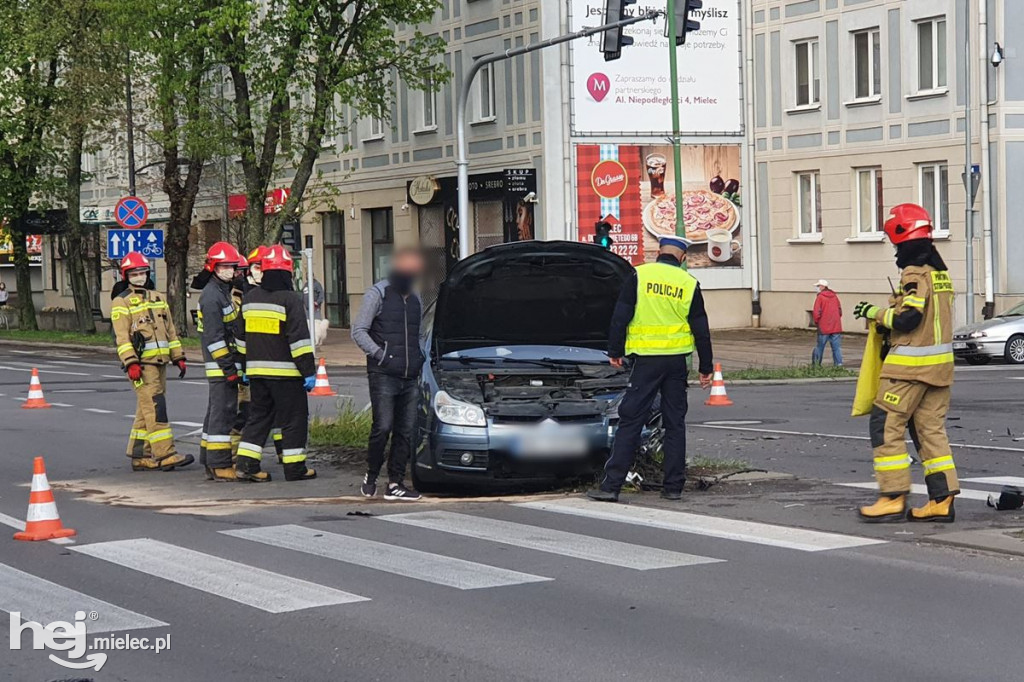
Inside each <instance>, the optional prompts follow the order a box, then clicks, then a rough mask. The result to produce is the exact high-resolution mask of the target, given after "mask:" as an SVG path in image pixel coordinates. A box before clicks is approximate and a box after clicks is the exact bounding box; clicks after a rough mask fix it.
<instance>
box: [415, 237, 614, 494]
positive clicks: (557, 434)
mask: <svg viewBox="0 0 1024 682" xmlns="http://www.w3.org/2000/svg"><path fill="white" fill-rule="evenodd" d="M631 272H632V267H631V266H630V265H629V264H628V263H627V262H626V261H625V260H623V259H622V258H620V257H618V256H616V255H614V254H612V253H610V252H608V251H606V250H604V249H602V248H600V247H597V246H593V245H590V244H580V243H575V242H519V243H514V244H506V245H501V246H495V247H491V248H489V249H486V250H485V251H483V252H480V253H478V254H475V255H473V256H471V257H469V258H467V259H466V260H464V261H461V262H459V263H458V264H456V266H455V267H454V268H453V269H452V272H451V274H450V275H449V277H448V279H447V280H446V281H445V282H444V283H443V284H442V285H441V289H440V292H439V294H438V299H437V303H436V305H435V307H434V310H433V324H432V329H431V332H430V334H429V336H428V338H427V345H428V349H427V350H428V360H427V363H426V366H425V367H424V371H423V376H422V380H421V381H422V389H423V390H422V402H421V410H420V435H421V439H420V442H419V444H418V447H417V450H416V453H415V456H414V462H413V467H412V469H413V477H414V483H415V485H416V486H417V488H418V489H420V490H427V491H430V490H440V489H445V488H455V487H462V488H466V487H470V488H481V487H484V486H485V485H486V484H487V483H492V484H493V483H504V484H509V483H520V484H523V483H527V482H538V481H551V480H554V479H563V478H573V477H578V476H582V475H586V474H589V473H592V472H593V471H595V470H596V469H597V468H599V467H600V466H601V465H602V464H603V463H604V461H605V459H606V458H607V456H608V452H609V450H610V447H611V442H612V438H613V437H614V433H615V427H616V424H617V421H618V413H617V408H618V403H619V401H620V400H621V396H622V393H623V391H624V390H625V388H626V385H627V383H628V381H629V377H628V373H627V372H626V371H624V370H622V369H617V368H615V367H612V366H611V365H610V364H609V363H608V356H607V354H606V352H605V351H606V348H607V345H608V326H609V322H610V320H611V315H612V310H613V309H614V307H615V301H616V299H617V298H618V294H619V291H620V289H621V287H622V284H623V282H624V281H625V280H626V279H627V278H628V277H629V275H630V274H631Z"/></svg>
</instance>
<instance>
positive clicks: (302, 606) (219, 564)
mask: <svg viewBox="0 0 1024 682" xmlns="http://www.w3.org/2000/svg"><path fill="white" fill-rule="evenodd" d="M492 509H493V508H492ZM500 509H501V512H500V513H498V514H494V513H492V511H491V510H484V511H475V512H473V513H466V512H451V511H445V510H425V511H409V512H401V513H390V514H384V515H380V516H377V517H374V518H372V519H368V520H367V522H366V523H365V524H363V523H360V524H359V525H358V532H357V533H355V534H350V533H344V532H340V529H337V528H335V529H333V530H324V529H321V528H313V527H307V526H303V525H297V524H289V525H273V526H257V527H252V528H243V529H229V530H221V531H219V535H220V538H221V541H220V542H218V543H217V545H216V547H217V549H215V550H213V551H212V552H209V553H208V552H204V551H198V550H196V549H193V548H191V547H186V546H182V545H179V544H171V543H168V542H164V541H161V540H156V539H151V538H134V539H126V540H115V541H109V542H94V543H80V544H78V545H75V546H69V547H68V549H69V550H70V551H71V552H75V553H77V554H79V555H82V558H83V561H85V562H89V561H90V560H96V561H97V562H102V563H97V564H95V565H92V564H89V563H84V564H81V565H80V567H79V569H78V570H81V571H83V572H87V575H89V576H90V579H89V580H88V581H87V582H88V583H89V584H90V585H92V586H96V585H97V584H100V585H105V586H106V591H104V592H103V593H102V597H103V598H102V599H101V598H97V597H94V596H90V595H89V594H86V593H85V591H79V590H81V589H82V587H81V585H80V584H65V585H61V584H57V583H53V582H50V581H49V580H46V579H43V578H40V577H37V576H34V575H31V574H29V573H26V572H24V571H23V570H20V569H19V568H14V567H12V566H7V565H4V564H0V610H4V611H9V612H10V611H20V612H21V613H22V619H23V620H35V621H37V622H41V623H47V622H52V621H55V620H68V619H70V618H72V617H73V615H74V613H75V612H76V611H81V610H83V609H85V610H87V611H96V612H98V613H99V614H101V616H102V618H103V623H102V624H101V625H102V627H103V628H106V629H107V630H111V631H113V630H132V629H141V628H151V627H158V626H163V625H166V623H164V622H162V621H161V620H157V618H159V617H163V618H164V619H166V620H168V621H171V620H173V619H172V618H171V617H169V616H167V615H162V614H161V610H160V609H161V607H162V606H163V605H164V603H165V602H166V601H167V600H168V599H169V598H170V597H168V596H167V595H171V596H173V595H174V594H176V591H177V590H180V589H186V590H194V591H196V592H198V593H201V594H202V595H203V598H204V600H210V599H212V600H226V601H229V602H235V603H237V604H241V605H243V606H245V607H250V608H253V609H257V610H260V611H263V612H266V613H269V614H284V613H290V612H297V611H306V610H309V609H322V608H331V607H346V606H348V605H356V604H358V603H360V602H367V601H370V600H371V599H385V600H386V599H389V598H390V597H389V596H388V595H389V593H390V591H383V593H381V592H378V591H376V590H375V589H373V587H372V586H371V587H368V586H367V577H368V576H369V575H372V572H380V573H385V574H389V575H393V576H398V577H399V578H408V579H412V580H415V581H419V582H422V583H429V584H432V585H437V586H439V587H440V588H442V589H454V590H492V589H518V590H531V589H538V588H537V587H536V586H537V585H539V584H550V585H552V588H551V589H559V585H560V583H563V582H566V581H572V580H573V579H574V578H575V576H576V575H578V574H579V571H577V570H574V569H572V562H573V561H580V562H584V563H583V564H580V565H579V567H580V568H582V566H583V565H585V564H587V563H589V564H598V565H601V566H604V567H611V568H603V569H601V570H618V569H625V570H628V571H658V572H665V571H677V570H678V571H685V570H689V569H696V568H699V567H701V566H704V565H711V564H718V563H723V562H726V561H728V560H729V559H728V558H727V557H729V551H728V549H727V548H726V547H725V546H724V545H716V544H714V542H713V541H712V543H711V544H710V545H709V544H708V542H707V541H704V542H702V544H701V545H700V546H701V547H702V548H703V549H702V551H703V552H707V553H708V554H711V555H713V556H705V555H703V554H690V553H686V552H681V551H673V550H669V549H663V548H661V547H658V546H652V545H656V544H659V543H656V542H653V541H651V540H650V539H649V538H650V536H648V535H644V536H643V537H645V538H648V539H647V541H646V542H622V541H617V540H612V539H610V538H608V537H602V536H601V535H607V534H608V533H605V532H603V531H602V532H600V533H599V534H596V535H588V534H583V533H578V532H569V531H566V530H561V529H560V528H558V526H559V525H564V523H565V521H566V517H567V516H574V517H586V518H590V519H596V520H600V521H602V522H605V523H604V524H603V525H602V528H606V527H607V523H608V522H610V523H613V524H624V525H627V526H643V527H646V528H649V529H653V530H654V531H655V532H657V533H669V534H670V535H668V536H666V537H665V538H664V539H665V540H666V543H665V544H670V545H672V546H673V547H678V546H680V545H685V544H687V543H688V542H689V541H688V540H687V538H688V537H689V536H694V535H697V536H706V537H711V538H714V539H717V540H726V541H732V542H739V543H752V544H756V545H771V546H773V547H774V548H776V549H778V550H780V551H792V550H795V551H801V552H826V551H830V550H837V549H851V548H857V547H863V546H867V545H872V544H878V543H879V542H880V541H878V540H872V539H868V538H857V537H851V536H845V535H838V534H835V533H824V532H817V531H810V530H804V529H795V528H785V527H781V526H774V525H770V524H763V523H753V522H744V521H734V520H728V519H721V518H715V517H709V516H702V515H698V514H690V513H684V512H677V511H672V510H665V509H652V508H647V507H640V506H628V505H600V504H595V503H591V502H589V501H586V500H554V501H537V502H527V503H523V504H520V505H514V506H509V507H501V508H500ZM495 516H503V517H505V518H495ZM509 518H511V519H515V520H508V519H509ZM574 525H575V526H576V527H579V524H574ZM412 529H415V530H416V537H417V542H416V543H415V544H418V545H419V546H427V544H426V543H430V544H429V547H430V549H436V548H438V547H443V548H447V549H448V551H449V552H452V553H456V554H460V555H462V556H459V557H456V556H449V555H448V554H447V553H442V550H437V551H436V552H435V551H424V550H423V549H414V548H411V547H408V546H406V544H408V543H407V542H406V540H408V538H409V537H410V534H409V531H410V530H412ZM353 530H355V529H353ZM420 530H422V531H424V533H422V534H421V533H419V531H420ZM366 535H370V536H372V537H374V538H375V539H368V538H367V537H363V536H366ZM440 540H444V542H441V541H440ZM253 544H258V545H260V546H261V547H264V548H267V551H266V552H260V553H259V554H256V555H255V556H256V557H257V558H256V559H254V560H252V562H251V563H245V562H242V561H237V560H235V558H237V557H238V556H241V555H244V556H248V557H252V556H254V555H253V553H252V552H249V553H247V554H246V550H247V548H251V547H252V546H253ZM499 546H500V547H501V548H502V549H500V550H499V549H498V547H499ZM509 547H512V548H518V549H520V550H524V551H523V552H520V553H512V552H509V551H507V548H509ZM708 547H711V548H712V550H711V551H709V550H708ZM275 553H299V554H302V555H305V556H309V557H313V559H311V560H310V561H313V562H314V563H315V562H316V560H318V559H325V560H327V561H328V562H330V563H329V566H328V567H327V568H328V569H329V572H327V575H330V576H332V577H331V578H330V579H328V580H327V581H326V582H328V583H329V584H320V583H316V582H309V581H307V580H302V579H300V578H297V577H294V576H292V575H287V574H283V573H277V572H274V571H270V570H267V569H266V568H263V567H261V566H260V565H253V564H263V565H266V563H267V562H270V561H274V560H275V558H276V559H281V558H282V557H275V556H274V554H275ZM220 554H226V555H229V556H232V557H235V558H233V559H228V558H225V557H224V556H219V555H220ZM543 555H549V556H550V555H554V556H559V557H564V558H566V559H567V560H569V563H568V564H565V565H564V567H563V569H562V570H563V571H565V572H562V573H559V572H558V571H555V572H553V573H549V571H552V570H554V568H556V567H553V565H552V564H551V563H550V562H541V563H542V565H544V566H546V568H545V569H544V570H541V571H539V572H538V573H537V574H534V573H531V572H524V571H522V570H513V569H512V568H510V567H509V566H508V565H507V563H508V561H510V560H512V559H511V557H515V559H514V561H515V562H516V566H515V568H516V569H522V568H524V567H528V566H529V565H530V564H531V563H535V562H537V561H538V559H539V556H543ZM466 556H468V557H471V558H475V559H483V560H482V561H471V560H469V559H467V558H464V557H466ZM86 557H88V558H86ZM502 564H506V565H502ZM277 565H281V564H277ZM289 565H291V564H289ZM303 565H305V564H303ZM275 567H276V566H275ZM346 567H358V568H360V569H368V570H369V571H370V572H371V573H367V571H366V570H355V569H352V570H350V569H349V568H346ZM526 570H527V571H529V568H526ZM545 573H547V575H544V574H545ZM316 575H317V576H323V575H324V572H323V571H320V572H317V573H316ZM126 576H134V577H131V578H130V580H129V582H131V583H132V584H134V583H137V582H140V581H141V582H142V583H143V584H145V586H146V592H147V593H152V594H159V595H163V596H161V597H159V598H156V599H155V600H153V601H152V602H148V603H147V604H148V605H147V607H146V609H145V610H146V611H147V613H145V614H143V613H136V612H134V611H131V610H128V609H127V608H125V605H117V604H115V603H112V601H111V598H112V597H113V601H117V600H118V597H120V596H122V595H123V594H125V592H124V590H123V588H122V581H124V580H128V578H126ZM567 576H569V577H567ZM321 579H322V578H321ZM163 581H166V582H169V583H171V585H166V586H165V587H164V586H163ZM175 586H177V587H175ZM348 588H352V589H354V590H355V592H350V591H348ZM570 589H574V588H573V587H572V586H570ZM356 592H358V594H357V593H356ZM96 631H97V632H100V631H103V630H100V629H97V630H96Z"/></svg>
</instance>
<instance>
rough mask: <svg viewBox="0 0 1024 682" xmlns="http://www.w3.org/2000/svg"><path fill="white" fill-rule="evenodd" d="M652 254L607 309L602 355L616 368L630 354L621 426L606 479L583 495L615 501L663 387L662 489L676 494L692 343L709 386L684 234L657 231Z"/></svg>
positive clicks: (708, 360)
mask: <svg viewBox="0 0 1024 682" xmlns="http://www.w3.org/2000/svg"><path fill="white" fill-rule="evenodd" d="M659 246H660V249H659V252H658V259H657V260H656V261H655V262H653V263H645V264H644V265H641V266H639V267H637V269H636V274H635V276H634V277H632V278H631V279H630V280H629V281H628V282H626V284H625V286H624V287H623V288H622V293H621V294H620V295H619V300H618V302H617V303H616V304H615V312H614V313H613V314H612V322H611V331H610V332H609V340H608V357H609V358H610V361H611V364H612V365H613V366H615V367H622V366H623V358H624V356H627V355H628V356H631V357H632V358H633V366H632V370H631V373H630V380H629V385H628V386H627V388H626V392H625V394H624V395H623V396H622V402H621V404H620V405H619V427H618V430H617V431H616V434H615V444H614V446H613V447H612V453H611V456H610V457H609V458H608V462H607V463H606V464H605V467H604V474H605V475H604V479H603V480H602V481H601V484H600V486H599V487H598V488H595V489H593V490H590V491H589V492H587V496H588V497H590V498H591V499H594V500H599V501H603V502H616V501H618V499H619V490H620V489H621V488H622V485H623V484H624V483H625V481H626V474H627V473H629V470H630V469H631V468H632V466H633V461H634V459H635V458H636V453H637V449H638V448H639V447H640V432H641V430H642V429H643V426H644V424H645V423H646V421H647V419H648V418H649V417H650V414H651V406H652V405H653V404H654V400H655V398H656V397H657V396H658V393H659V392H660V393H661V411H662V419H663V421H664V425H665V442H664V456H665V459H664V465H663V466H664V485H663V488H662V492H661V496H662V497H663V498H665V499H668V500H678V499H680V497H681V496H682V491H683V481H684V479H685V477H686V410H687V403H686V375H687V373H688V372H689V367H688V364H689V360H690V356H691V355H692V354H693V352H694V350H696V351H697V354H698V355H699V356H700V368H699V373H700V385H701V388H708V387H709V386H711V375H712V369H713V363H712V350H711V332H710V330H709V328H708V317H707V313H706V312H705V310H704V297H703V296H702V295H701V292H700V285H699V284H698V283H697V280H696V279H695V278H694V277H693V275H691V274H689V273H688V272H687V271H686V269H685V268H684V267H683V264H684V262H685V259H686V249H687V247H688V246H689V245H688V243H687V241H686V240H685V239H682V238H680V237H675V236H666V237H662V238H661V239H660V241H659Z"/></svg>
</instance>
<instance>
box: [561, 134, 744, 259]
mask: <svg viewBox="0 0 1024 682" xmlns="http://www.w3.org/2000/svg"><path fill="white" fill-rule="evenodd" d="M681 155H682V171H683V172H682V176H683V219H684V225H685V227H686V237H687V239H689V240H690V241H691V242H692V244H693V246H692V247H691V248H690V250H689V253H688V254H687V259H686V260H687V265H688V267H689V268H691V269H693V268H716V269H732V268H736V269H738V268H741V267H742V265H743V253H742V252H743V236H742V230H741V229H740V227H741V225H740V223H741V220H740V218H741V215H742V213H743V212H742V210H741V207H742V205H743V188H742V187H740V181H739V178H741V177H742V176H741V175H740V145H684V146H683V148H682V154H681ZM673 167H674V164H673V162H672V147H670V146H667V145H649V146H643V145H616V144H580V145H576V208H577V219H578V223H577V224H578V226H579V240H580V241H584V242H591V241H593V239H594V226H595V224H596V223H597V222H598V221H600V220H602V219H604V220H607V221H608V222H609V223H611V224H612V225H613V230H612V237H613V238H614V240H615V243H614V245H613V246H612V250H613V251H615V253H617V254H619V255H620V256H622V257H623V258H625V259H626V260H628V261H629V262H630V263H632V264H633V265H640V264H641V263H644V262H650V261H652V260H654V259H655V258H656V256H657V252H658V236H659V235H662V234H675V229H676V218H675V215H676V196H675V172H674V168H673Z"/></svg>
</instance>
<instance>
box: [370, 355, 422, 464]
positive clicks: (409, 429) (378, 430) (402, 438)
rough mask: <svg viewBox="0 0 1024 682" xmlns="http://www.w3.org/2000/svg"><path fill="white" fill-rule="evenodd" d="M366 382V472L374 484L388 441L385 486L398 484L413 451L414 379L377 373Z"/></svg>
mask: <svg viewBox="0 0 1024 682" xmlns="http://www.w3.org/2000/svg"><path fill="white" fill-rule="evenodd" d="M367 378H368V379H369V382H370V409H371V411H372V414H373V425H372V427H371V428H370V443H369V447H368V449H367V468H366V471H367V473H368V474H369V476H370V478H371V479H372V480H377V476H378V474H380V470H381V467H382V466H384V460H385V452H386V450H387V446H388V439H390V440H391V453H390V457H387V463H388V482H389V483H401V482H402V481H404V480H405V468H406V464H407V463H408V461H409V456H410V455H411V454H412V451H413V440H414V438H415V430H416V410H417V408H418V407H419V402H418V401H419V395H420V393H419V384H418V381H417V380H416V378H412V379H403V378H401V377H395V376H391V375H390V374H382V373H380V372H370V373H369V374H368V376H367Z"/></svg>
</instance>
